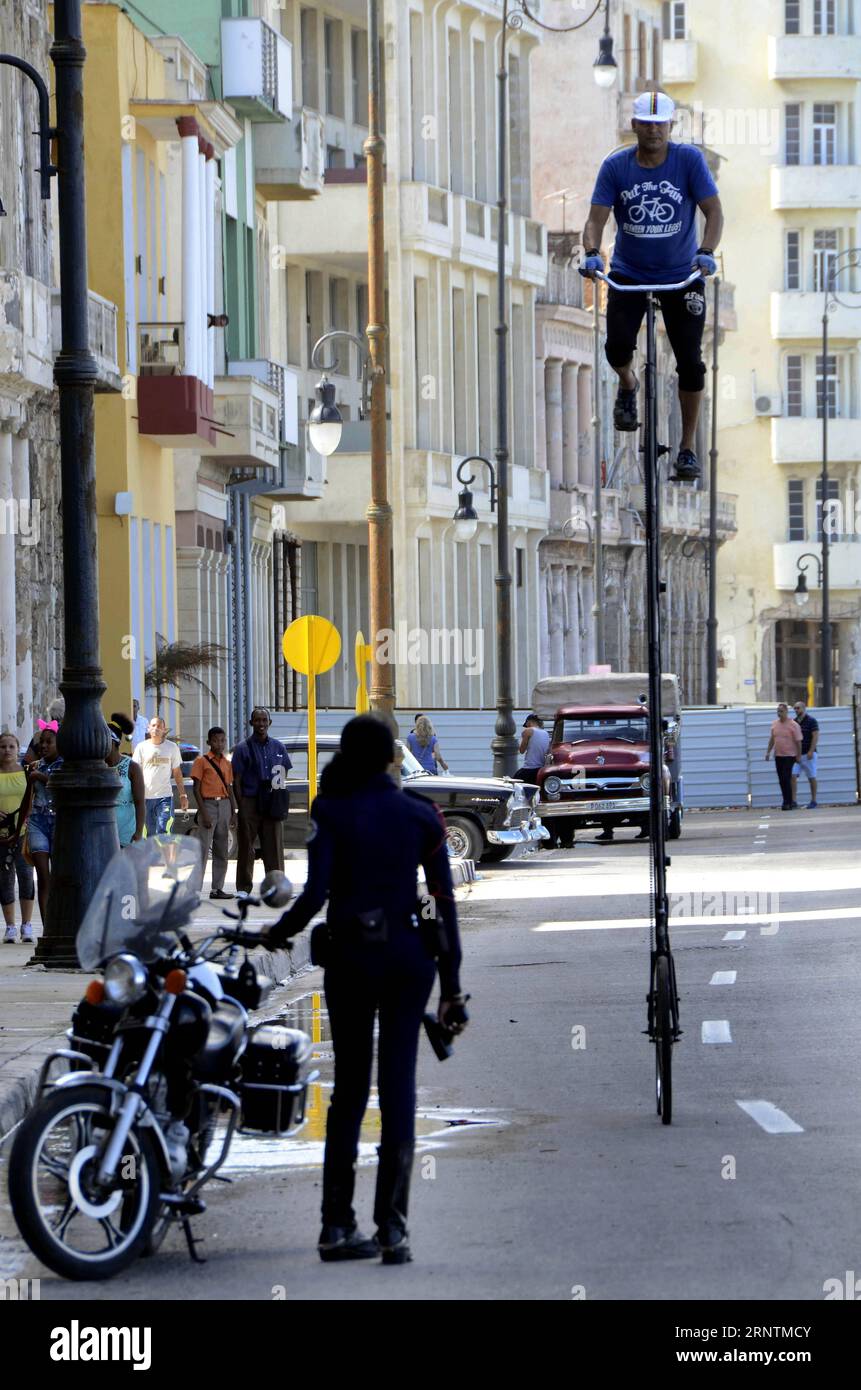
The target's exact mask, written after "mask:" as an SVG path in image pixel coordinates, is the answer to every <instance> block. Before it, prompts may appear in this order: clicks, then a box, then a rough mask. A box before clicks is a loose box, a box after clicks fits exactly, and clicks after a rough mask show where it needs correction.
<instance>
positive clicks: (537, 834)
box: [487, 821, 550, 845]
mask: <svg viewBox="0 0 861 1390" xmlns="http://www.w3.org/2000/svg"><path fill="white" fill-rule="evenodd" d="M549 839H550V831H549V830H548V829H547V828H546V827H545V826H543V825H542V824H541V822H540V821H539V822H538V823H537V824H535V825H518V826H516V827H515V828H513V829H510V830H488V832H487V842H488V844H490V845H525V844H529V843H531V842H532V841H534V840H549Z"/></svg>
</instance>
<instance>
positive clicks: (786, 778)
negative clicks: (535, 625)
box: [774, 756, 795, 806]
mask: <svg viewBox="0 0 861 1390" xmlns="http://www.w3.org/2000/svg"><path fill="white" fill-rule="evenodd" d="M774 766H775V767H776V768H777V780H778V782H779V783H780V790H781V793H782V794H783V804H784V806H791V805H792V769H793V767H794V766H795V758H778V757H777V756H775V759H774Z"/></svg>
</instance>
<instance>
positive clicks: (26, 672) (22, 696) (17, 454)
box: [12, 434, 43, 740]
mask: <svg viewBox="0 0 861 1390" xmlns="http://www.w3.org/2000/svg"><path fill="white" fill-rule="evenodd" d="M12 492H13V494H14V496H15V497H16V498H17V499H18V506H19V508H20V507H21V504H22V501H25V500H26V501H28V502H29V504H30V505H29V511H28V512H27V515H26V521H27V526H26V531H27V534H24V531H25V528H24V527H23V526H22V527H21V535H20V537H19V543H18V576H17V577H18V585H17V600H16V615H15V616H16V622H17V633H16V660H15V690H16V695H15V717H16V720H17V719H18V718H19V715H20V723H19V724H18V726H17V728H16V726H15V725H14V724H13V726H12V727H13V728H14V729H15V732H16V733H17V735H18V737H19V739H22V740H23V738H24V735H25V733H26V734H29V732H30V730H31V728H32V726H33V593H32V589H31V585H32V579H33V568H32V559H31V557H32V554H33V550H34V548H35V547H36V546H37V545H39V544H40V538H41V535H42V521H43V518H42V515H41V512H40V511H39V508H40V507H41V498H34V497H33V496H32V494H31V490H30V441H29V439H27V437H26V436H25V435H17V434H16V435H15V436H14V437H13V439H12ZM19 514H20V513H19Z"/></svg>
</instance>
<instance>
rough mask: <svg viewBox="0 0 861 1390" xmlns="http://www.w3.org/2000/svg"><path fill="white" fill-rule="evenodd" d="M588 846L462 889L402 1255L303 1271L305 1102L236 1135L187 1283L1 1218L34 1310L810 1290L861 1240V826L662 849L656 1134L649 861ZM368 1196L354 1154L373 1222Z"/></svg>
mask: <svg viewBox="0 0 861 1390" xmlns="http://www.w3.org/2000/svg"><path fill="white" fill-rule="evenodd" d="M621 834H622V835H623V836H625V837H626V838H627V837H628V836H629V835H630V832H621ZM591 839H592V836H591V834H590V836H589V840H583V841H582V842H578V845H577V847H576V848H575V849H574V850H573V851H566V850H557V851H553V852H543V853H540V854H537V855H530V856H527V857H526V858H524V859H513V860H509V861H508V862H507V863H505V864H503V865H500V866H497V867H495V868H493V869H490V870H488V871H485V872H484V873H483V874H482V876H481V878H480V881H478V882H477V883H476V884H474V885H472V886H471V887H470V888H467V889H463V890H461V895H462V904H461V920H462V923H463V932H464V940H465V952H466V964H465V969H464V982H465V987H466V988H467V989H469V990H470V991H471V992H472V995H473V1004H472V1009H473V1023H472V1025H471V1027H470V1029H469V1032H468V1034H467V1036H466V1037H465V1038H464V1039H462V1040H461V1041H460V1042H459V1044H458V1048H457V1053H456V1057H455V1059H454V1060H452V1061H450V1062H447V1063H445V1064H444V1066H442V1067H441V1066H440V1064H439V1063H437V1061H436V1060H435V1058H434V1057H433V1055H432V1053H431V1052H430V1049H429V1048H426V1047H424V1046H423V1048H422V1060H421V1064H420V1069H419V1082H420V1108H421V1116H420V1123H419V1129H420V1132H421V1135H422V1138H421V1148H420V1153H419V1156H418V1158H417V1160H416V1175H415V1181H414V1187H413V1209H412V1217H411V1229H412V1234H413V1240H414V1249H415V1255H416V1259H415V1263H414V1264H413V1265H411V1266H410V1267H408V1268H405V1269H385V1270H384V1269H382V1268H380V1267H378V1266H377V1265H376V1264H372V1265H370V1266H368V1265H363V1264H356V1265H352V1266H346V1267H344V1266H323V1265H321V1264H320V1262H319V1260H318V1258H317V1256H316V1253H315V1250H314V1242H315V1240H316V1236H317V1226H318V1211H317V1208H318V1201H319V1180H320V1170H319V1160H320V1154H321V1140H322V1135H323V1123H324V1115H325V1103H326V1088H325V1086H323V1087H321V1088H316V1089H315V1094H314V1095H313V1096H312V1098H311V1115H310V1119H309V1123H308V1126H307V1127H306V1131H305V1133H304V1136H303V1138H302V1139H301V1140H294V1141H270V1140H263V1139H250V1138H249V1139H246V1140H244V1141H243V1142H242V1143H241V1144H240V1145H237V1146H236V1148H235V1150H234V1154H233V1155H232V1157H231V1164H232V1167H231V1169H230V1174H231V1177H232V1178H233V1182H232V1184H231V1185H230V1186H226V1185H225V1186H220V1185H215V1187H214V1188H210V1190H209V1202H210V1206H209V1212H208V1213H207V1215H206V1216H205V1217H204V1218H203V1219H202V1220H200V1221H198V1223H197V1229H198V1232H199V1234H200V1235H203V1236H205V1237H206V1244H205V1247H204V1249H205V1252H206V1254H207V1255H208V1263H207V1264H206V1265H205V1266H202V1267H200V1268H194V1269H192V1268H191V1266H190V1265H189V1262H188V1259H187V1256H186V1254H185V1250H184V1244H183V1242H182V1238H181V1236H180V1235H179V1234H172V1235H171V1237H170V1238H169V1242H168V1243H167V1244H166V1246H165V1247H164V1248H163V1250H162V1252H161V1253H160V1254H159V1256H158V1257H157V1258H155V1259H154V1260H148V1261H146V1262H140V1263H139V1264H138V1265H137V1266H136V1267H134V1268H133V1269H132V1270H131V1271H130V1272H128V1273H127V1274H125V1275H123V1276H121V1277H120V1278H118V1279H116V1280H114V1281H112V1282H111V1283H110V1284H109V1285H97V1284H92V1285H78V1286H76V1287H75V1288H74V1291H73V1290H72V1288H71V1286H69V1285H67V1284H63V1283H62V1282H60V1281H57V1280H54V1279H52V1278H50V1277H46V1272H45V1271H44V1270H42V1271H40V1270H39V1269H38V1267H37V1266H36V1265H35V1264H34V1263H33V1261H32V1260H31V1259H30V1258H29V1257H28V1256H27V1255H26V1253H25V1252H23V1251H22V1250H21V1248H20V1245H18V1244H17V1243H16V1241H15V1237H14V1231H13V1229H11V1228H10V1222H9V1216H8V1212H6V1211H5V1210H4V1214H3V1216H2V1218H0V1232H2V1237H3V1239H2V1243H0V1251H2V1254H3V1260H4V1271H5V1272H6V1273H7V1274H9V1273H11V1272H13V1266H14V1267H15V1269H14V1272H17V1273H19V1274H21V1275H25V1274H26V1275H29V1276H30V1277H34V1276H36V1275H38V1274H39V1273H40V1272H41V1275H42V1280H43V1282H42V1296H43V1298H67V1297H70V1296H71V1295H72V1293H73V1292H74V1297H75V1298H76V1299H80V1298H84V1299H86V1298H91V1299H104V1298H131V1299H157V1300H158V1299H178V1298H188V1297H189V1296H193V1297H198V1298H214V1297H230V1298H239V1299H249V1300H254V1299H271V1298H272V1297H273V1296H286V1298H288V1299H291V1298H310V1299H313V1300H320V1299H326V1298H354V1299H356V1298H358V1299H361V1298H371V1299H374V1298H380V1299H392V1298H407V1299H442V1298H452V1297H455V1298H460V1299H550V1300H567V1299H570V1298H571V1297H572V1296H585V1297H586V1298H587V1299H598V1300H601V1299H634V1300H641V1299H662V1300H668V1299H683V1300H686V1299H697V1298H709V1299H727V1300H735V1299H753V1298H758V1299H775V1300H778V1299H779V1300H783V1299H789V1298H800V1299H805V1300H821V1299H822V1298H823V1284H824V1282H825V1281H826V1280H827V1279H829V1278H837V1279H840V1280H843V1278H844V1275H845V1271H847V1270H852V1269H854V1268H855V1267H856V1265H857V1260H858V1249H859V1237H861V1215H859V1204H858V1180H857V1173H858V1139H857V1135H858V1132H859V1126H861V1095H859V1089H858V1084H857V1057H856V1049H855V1047H854V1045H853V1042H852V1040H853V1038H854V1036H855V1032H856V1024H857V1017H858V1012H859V1008H861V964H859V955H858V951H857V934H858V930H859V925H861V866H859V864H858V852H857V845H858V812H857V811H853V810H847V809H842V810H840V811H836V810H835V811H830V810H828V809H822V810H820V811H818V812H812V813H804V812H799V813H798V814H796V815H791V816H790V815H782V814H780V813H779V812H777V811H767V812H750V813H745V812H734V813H733V812H727V813H722V814H698V815H691V816H690V817H689V818H688V820H687V822H686V825H685V833H684V838H683V839H682V840H681V841H680V842H679V843H677V844H675V845H673V846H672V847H671V848H672V853H673V864H672V868H671V870H670V888H671V891H672V893H673V894H674V895H676V896H674V899H673V910H674V918H675V925H674V942H675V948H676V959H677V969H678V976H679V987H680V991H681V996H682V1025H683V1028H684V1030H685V1031H684V1037H683V1038H682V1040H681V1042H680V1044H679V1046H678V1047H677V1049H676V1052H675V1069H674V1088H675V1110H674V1123H673V1125H672V1127H670V1128H664V1127H662V1126H661V1124H660V1122H659V1121H658V1119H657V1117H656V1115H655V1113H654V1081H653V1066H654V1064H653V1057H652V1053H651V1050H650V1046H649V1044H648V1043H647V1041H646V1040H645V1038H644V1037H643V1036H642V1033H641V1029H642V1028H643V1026H644V1023H645V998H644V996H645V991H646V986H647V963H648V925H647V922H646V918H645V913H646V908H647V896H646V895H647V889H648V861H647V848H648V847H647V846H646V845H644V844H637V845H634V844H632V843H630V841H628V842H627V843H625V842H623V841H622V840H620V842H619V843H617V844H616V845H613V846H606V845H601V846H598V845H595V844H594V843H590V841H591ZM685 895H687V896H685ZM697 895H701V896H700V897H697ZM746 909H747V911H746ZM751 910H752V911H751ZM703 912H706V913H708V914H710V915H707V916H703V915H702V914H703ZM745 916H748V917H749V920H748V921H747V922H745V921H744V920H743V919H744V917H745ZM318 988H319V976H318V974H317V973H316V972H314V973H309V974H308V975H306V976H305V977H302V978H300V979H299V980H296V981H294V982H293V984H292V985H290V986H289V987H287V988H286V989H285V990H284V991H283V992H282V998H281V1006H282V1007H285V1006H286V1005H288V1004H289V1005H290V1012H291V1013H292V1015H293V1016H294V1018H299V1019H300V1021H301V1022H302V1024H303V1026H307V1027H309V1029H314V1030H315V1031H316V1034H317V1035H318V1036H319V1038H320V1041H319V1043H318V1047H317V1052H318V1056H319V1065H320V1068H321V1072H322V1075H323V1080H324V1082H325V1081H326V1080H328V1079H329V1078H330V1076H331V1057H330V1053H329V1050H328V1047H327V1042H326V1018H325V1013H324V1011H323V1010H322V1009H320V1008H316V1009H315V1005H318V1004H319V996H318V997H317V999H316V1000H315V997H314V991H315V990H316V989H318ZM297 1000H298V1002H296V1001H297ZM572 1030H577V1031H572ZM580 1030H585V1031H580ZM708 1038H714V1039H716V1041H714V1042H711V1041H704V1039H708ZM720 1039H723V1041H720ZM730 1039H731V1041H730ZM756 1102H760V1103H764V1104H759V1105H756V1104H755V1103H756ZM742 1104H743V1105H745V1106H748V1107H750V1108H749V1109H743V1108H742ZM464 1122H470V1123H464ZM776 1127H777V1128H782V1129H783V1130H784V1132H769V1131H770V1129H774V1128H776ZM374 1137H375V1136H374V1133H373V1125H371V1126H369V1129H368V1133H367V1134H366V1136H365V1143H364V1145H363V1155H364V1156H365V1157H368V1156H370V1155H371V1154H372V1152H373V1143H374ZM372 1190H373V1167H372V1165H371V1164H367V1165H363V1167H362V1170H361V1171H360V1175H359V1183H358V1196H359V1204H360V1213H361V1214H362V1215H363V1217H364V1219H365V1222H366V1224H370V1209H371V1203H372ZM273 1291H274V1292H273ZM581 1291H582V1293H581Z"/></svg>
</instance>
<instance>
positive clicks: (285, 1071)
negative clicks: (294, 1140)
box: [239, 1023, 311, 1134]
mask: <svg viewBox="0 0 861 1390" xmlns="http://www.w3.org/2000/svg"><path fill="white" fill-rule="evenodd" d="M310 1059H311V1039H310V1038H309V1037H308V1034H307V1033H302V1032H300V1030H299V1029H298V1028H286V1027H284V1025H283V1024H281V1023H259V1024H258V1025H257V1027H256V1028H254V1029H253V1030H252V1032H251V1035H250V1036H249V1039H248V1044H247V1046H246V1048H245V1051H244V1052H243V1054H242V1080H241V1082H240V1086H239V1094H240V1096H241V1099H242V1128H243V1129H252V1130H255V1131H257V1132H258V1133H263V1134H287V1133H288V1132H289V1131H290V1130H292V1129H296V1128H298V1126H299V1125H300V1124H301V1123H302V1121H303V1120H304V1118H305V1093H306V1090H307V1087H308V1063H309V1062H310Z"/></svg>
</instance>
